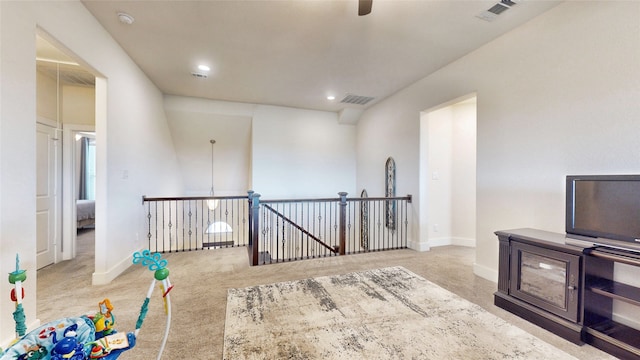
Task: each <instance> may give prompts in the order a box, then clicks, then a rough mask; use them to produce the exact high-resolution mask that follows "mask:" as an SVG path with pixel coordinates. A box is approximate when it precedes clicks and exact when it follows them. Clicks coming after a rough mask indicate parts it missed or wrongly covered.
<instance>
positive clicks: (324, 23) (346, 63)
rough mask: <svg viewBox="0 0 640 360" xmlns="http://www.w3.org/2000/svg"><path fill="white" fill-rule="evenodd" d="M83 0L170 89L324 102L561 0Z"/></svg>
mask: <svg viewBox="0 0 640 360" xmlns="http://www.w3.org/2000/svg"><path fill="white" fill-rule="evenodd" d="M82 2H83V4H84V5H85V6H86V8H87V9H88V10H89V11H90V12H91V13H92V14H93V15H94V16H95V17H96V18H97V19H98V21H99V22H100V23H101V24H102V25H103V26H104V27H105V28H106V30H107V31H108V32H109V33H110V34H111V35H112V36H113V37H114V38H115V39H116V41H117V42H118V43H119V44H120V45H121V46H122V47H123V48H124V50H125V51H126V52H127V53H128V54H129V56H130V57H131V58H132V59H133V60H134V61H135V62H136V63H137V64H138V65H139V66H140V68H141V69H142V70H143V71H144V72H145V73H146V74H147V76H148V77H149V78H150V79H151V80H152V81H153V82H154V83H155V84H156V85H157V86H158V87H159V88H160V90H161V91H162V92H164V93H165V94H171V95H182V96H192V97H201V98H209V99H217V100H227V101H235V102H246V103H256V104H270V105H280V106H289V107H296V108H304V109H317V110H326V111H340V110H341V109H343V108H355V109H364V108H366V107H368V106H371V105H373V104H375V103H376V102H378V101H380V100H382V99H384V98H385V97H387V96H389V95H391V94H393V93H394V92H397V91H398V90H400V89H402V88H404V87H406V86H408V85H410V84H412V83H414V82H415V81H417V80H419V79H421V78H423V77H425V76H427V75H429V74H430V73H432V72H434V71H436V70H437V69H439V68H441V67H443V66H445V65H446V64H448V63H450V62H452V61H455V60H456V59H458V58H460V57H462V56H464V55H465V54H467V53H469V52H471V51H473V50H474V49H477V48H478V47H480V46H482V45H483V44H486V43H487V42H489V41H491V40H493V39H495V38H497V37H499V36H500V35H502V34H504V33H506V32H508V31H509V30H511V29H513V28H515V27H517V26H519V25H520V24H522V23H524V22H526V21H528V20H530V19H532V18H534V17H536V16H538V15H539V14H541V13H542V12H544V11H546V10H548V9H550V8H552V7H553V6H556V5H557V4H558V3H559V1H539V0H522V1H518V3H517V4H516V5H514V6H513V7H512V8H511V9H509V10H507V11H505V12H503V13H502V14H501V15H499V16H498V17H497V18H496V19H495V20H494V21H492V22H488V21H484V20H481V19H479V18H478V17H477V16H478V15H480V14H481V13H483V12H485V11H486V10H488V9H489V8H491V7H492V6H493V5H495V4H496V3H498V2H499V0H492V1H485V0H472V1H466V0H373V9H372V12H371V14H369V15H366V16H362V17H359V16H358V15H357V7H358V1H357V0H333V1H332V0H286V1H277V0H260V1H251V0H249V1H228V0H227V1H213V0H208V1H206V0H200V1H187V0H174V1H154V0H147V1H109V0H82ZM119 12H125V13H127V14H129V15H131V16H132V17H133V18H134V19H135V21H134V23H133V24H131V25H126V24H124V23H121V22H120V21H119V20H118V16H117V14H118V13H119ZM505 61H508V59H505ZM198 64H206V65H208V66H210V67H211V71H210V72H209V73H208V77H207V78H206V79H204V78H196V77H194V76H192V75H191V73H192V72H198V70H197V68H196V67H197V65H198ZM347 94H355V95H359V96H368V97H373V98H375V99H374V100H373V101H371V102H369V103H368V104H367V105H353V104H344V103H340V100H342V99H343V98H344V97H345V96H346V95H347ZM327 95H334V96H335V97H336V100H334V101H328V100H327V99H326V96H327Z"/></svg>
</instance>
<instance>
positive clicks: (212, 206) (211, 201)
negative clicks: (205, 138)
mask: <svg viewBox="0 0 640 360" xmlns="http://www.w3.org/2000/svg"><path fill="white" fill-rule="evenodd" d="M209 142H210V143H211V191H210V192H209V196H211V197H213V196H214V195H213V145H215V143H216V141H215V140H213V139H212V140H209ZM207 207H208V208H209V210H215V208H217V207H218V200H217V199H209V200H207Z"/></svg>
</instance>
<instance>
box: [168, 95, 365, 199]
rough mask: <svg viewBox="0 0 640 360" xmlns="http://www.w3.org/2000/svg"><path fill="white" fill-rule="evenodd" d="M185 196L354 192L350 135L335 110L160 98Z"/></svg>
mask: <svg viewBox="0 0 640 360" xmlns="http://www.w3.org/2000/svg"><path fill="white" fill-rule="evenodd" d="M164 106H165V109H166V112H167V117H168V119H169V124H170V129H171V135H172V137H173V140H174V144H175V148H176V152H177V154H178V157H179V163H180V167H181V173H182V176H183V178H184V183H185V195H190V196H202V195H207V194H208V193H209V190H210V187H211V144H210V143H209V140H210V139H214V140H216V144H215V147H214V153H215V161H214V182H215V184H214V185H215V193H216V195H246V194H247V191H248V190H254V191H256V192H257V193H259V194H260V195H261V196H262V199H282V198H296V197H298V198H312V197H323V198H324V197H338V192H341V191H346V192H348V193H349V195H350V196H359V193H358V194H356V190H355V158H356V156H355V133H356V128H355V126H353V125H349V124H339V123H338V117H337V114H336V113H332V112H324V111H315V110H303V109H294V108H287V107H281V106H266V105H257V104H245V103H234V102H228V101H218V100H207V99H199V98H190V97H181V96H172V95H165V97H164Z"/></svg>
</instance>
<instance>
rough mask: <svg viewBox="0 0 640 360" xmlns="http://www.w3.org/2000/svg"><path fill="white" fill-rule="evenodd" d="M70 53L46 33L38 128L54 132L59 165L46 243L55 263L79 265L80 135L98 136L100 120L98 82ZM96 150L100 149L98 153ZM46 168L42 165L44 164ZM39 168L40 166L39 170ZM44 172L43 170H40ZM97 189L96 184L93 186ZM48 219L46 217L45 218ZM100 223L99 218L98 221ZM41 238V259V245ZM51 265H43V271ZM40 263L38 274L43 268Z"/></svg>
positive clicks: (40, 52)
mask: <svg viewBox="0 0 640 360" xmlns="http://www.w3.org/2000/svg"><path fill="white" fill-rule="evenodd" d="M69 53H70V52H69V51H67V50H64V47H63V46H62V45H61V44H59V43H58V42H56V41H55V39H53V38H51V37H50V36H49V35H48V34H46V33H44V32H43V31H38V35H37V36H36V84H37V86H36V87H37V88H36V93H37V99H36V104H37V115H38V122H41V120H42V119H45V120H46V121H47V122H48V123H49V125H50V126H51V127H52V128H53V129H54V132H55V134H56V135H55V139H56V141H57V145H58V147H57V151H58V159H60V160H59V161H58V162H57V164H56V166H55V172H56V173H57V174H58V178H59V179H60V180H59V181H58V184H59V191H57V192H56V195H57V201H58V202H57V206H56V207H55V214H54V215H55V216H54V215H52V217H53V218H55V219H56V220H55V228H56V229H57V230H56V233H57V234H58V236H57V238H53V239H49V240H47V241H48V242H49V244H51V245H52V248H53V249H54V251H53V254H54V255H53V259H52V261H51V262H49V264H50V263H57V262H59V261H62V260H70V259H74V258H75V257H76V255H77V251H76V250H77V244H76V242H77V241H76V240H77V239H76V236H77V228H78V226H77V217H76V216H77V208H76V205H77V204H76V201H77V199H78V198H79V193H78V191H76V188H77V187H78V181H77V180H76V178H77V177H78V170H76V169H77V168H78V166H79V160H77V158H76V153H77V151H76V149H75V148H76V135H77V134H79V133H87V134H88V133H93V132H94V131H95V118H96V110H95V109H96V97H95V83H96V77H95V76H94V75H93V73H92V72H90V71H89V70H88V68H86V67H84V66H82V65H80V62H79V61H76V59H74V58H73V57H71V56H69V55H68V54H69ZM93 149H94V150H95V147H94V148H93ZM40 162H41V161H40ZM40 162H39V163H38V164H37V166H38V169H39V168H40V166H41V164H40ZM37 171H38V172H41V170H37ZM94 184H95V182H94ZM41 217H43V216H41ZM94 218H95V217H94ZM41 242H42V243H44V242H45V240H44V238H43V239H41V238H40V235H38V248H39V250H38V254H39V255H38V256H40V248H45V247H44V246H40V243H41ZM46 265H48V264H45V263H44V262H43V263H42V266H46ZM42 266H41V263H40V261H38V269H40V268H41V267H42Z"/></svg>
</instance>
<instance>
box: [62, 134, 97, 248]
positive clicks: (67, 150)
mask: <svg viewBox="0 0 640 360" xmlns="http://www.w3.org/2000/svg"><path fill="white" fill-rule="evenodd" d="M79 132H95V126H93V125H84V124H63V125H62V157H63V158H64V159H65V161H63V163H62V194H63V196H62V246H61V251H60V256H61V259H62V260H71V259H73V258H75V257H76V238H77V226H76V188H77V185H78V184H77V182H76V178H77V176H76V169H77V165H78V163H77V159H78V156H77V155H78V154H77V151H76V146H75V145H76V140H75V136H76V134H77V133H79Z"/></svg>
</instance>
